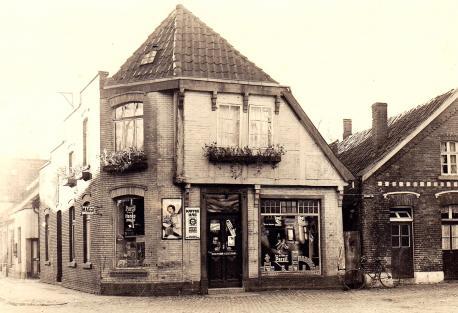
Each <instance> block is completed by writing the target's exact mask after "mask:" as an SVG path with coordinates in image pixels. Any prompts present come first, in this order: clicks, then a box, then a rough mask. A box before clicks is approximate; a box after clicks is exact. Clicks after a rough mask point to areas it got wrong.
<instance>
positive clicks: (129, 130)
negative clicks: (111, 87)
mask: <svg viewBox="0 0 458 313" xmlns="http://www.w3.org/2000/svg"><path fill="white" fill-rule="evenodd" d="M114 132H115V142H116V151H122V150H126V149H129V148H137V149H139V150H143V103H141V102H130V103H126V104H124V105H122V106H119V107H117V108H116V109H115V111H114Z"/></svg>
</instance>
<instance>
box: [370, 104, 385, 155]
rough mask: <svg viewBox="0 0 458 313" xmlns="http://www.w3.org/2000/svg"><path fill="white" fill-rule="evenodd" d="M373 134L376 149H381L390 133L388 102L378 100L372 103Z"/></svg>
mask: <svg viewBox="0 0 458 313" xmlns="http://www.w3.org/2000/svg"><path fill="white" fill-rule="evenodd" d="M372 135H373V140H374V146H375V149H376V150H378V149H380V148H381V147H382V146H383V145H384V144H385V140H386V137H387V135H388V117H387V104H386V103H382V102H376V103H374V104H373V105H372Z"/></svg>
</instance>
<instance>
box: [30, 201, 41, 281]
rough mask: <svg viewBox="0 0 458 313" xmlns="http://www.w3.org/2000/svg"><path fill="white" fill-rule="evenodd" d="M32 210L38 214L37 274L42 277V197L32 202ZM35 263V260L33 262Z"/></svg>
mask: <svg viewBox="0 0 458 313" xmlns="http://www.w3.org/2000/svg"><path fill="white" fill-rule="evenodd" d="M32 210H33V213H35V214H37V219H38V225H37V237H38V244H37V254H38V263H37V274H38V275H40V263H41V262H40V256H41V253H40V196H39V195H38V196H37V198H35V199H34V201H33V202H32ZM32 262H33V260H32Z"/></svg>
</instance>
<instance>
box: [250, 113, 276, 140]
mask: <svg viewBox="0 0 458 313" xmlns="http://www.w3.org/2000/svg"><path fill="white" fill-rule="evenodd" d="M249 118H250V128H249V131H250V146H251V147H256V148H265V147H268V146H271V145H272V108H269V107H264V106H251V107H250V117H249Z"/></svg>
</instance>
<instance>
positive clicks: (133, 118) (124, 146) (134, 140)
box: [112, 101, 145, 151]
mask: <svg viewBox="0 0 458 313" xmlns="http://www.w3.org/2000/svg"><path fill="white" fill-rule="evenodd" d="M131 103H134V104H137V105H138V104H141V105H142V114H141V115H133V116H129V117H121V118H117V117H116V112H117V110H118V109H120V108H122V107H124V106H127V105H129V104H131ZM144 109H145V105H144V102H143V101H129V102H123V103H121V104H119V105H116V106H114V107H113V108H112V110H113V113H112V114H113V115H112V117H113V128H112V129H113V140H114V151H124V150H126V149H129V148H136V149H138V150H144V147H145V119H144V117H145V112H144ZM137 120H142V133H141V136H142V146H141V147H137V141H138V134H137ZM125 121H133V122H134V126H133V129H134V135H133V136H134V138H132V146H130V147H128V146H127V143H126V142H123V141H125V138H127V137H126V136H125V127H124V123H125ZM119 122H123V124H122V125H123V129H122V137H123V138H122V140H121V144H120V148H119V149H118V144H117V142H118V141H117V134H116V124H117V123H119Z"/></svg>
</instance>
